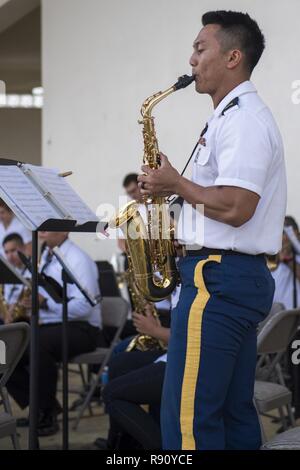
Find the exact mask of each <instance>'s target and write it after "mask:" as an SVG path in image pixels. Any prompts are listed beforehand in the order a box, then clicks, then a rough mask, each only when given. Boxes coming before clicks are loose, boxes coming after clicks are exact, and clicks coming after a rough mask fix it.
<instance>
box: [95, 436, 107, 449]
mask: <svg viewBox="0 0 300 470" xmlns="http://www.w3.org/2000/svg"><path fill="white" fill-rule="evenodd" d="M94 446H95V447H97V449H98V450H108V446H107V439H103V438H102V437H98V438H97V439H96V440H95V442H94Z"/></svg>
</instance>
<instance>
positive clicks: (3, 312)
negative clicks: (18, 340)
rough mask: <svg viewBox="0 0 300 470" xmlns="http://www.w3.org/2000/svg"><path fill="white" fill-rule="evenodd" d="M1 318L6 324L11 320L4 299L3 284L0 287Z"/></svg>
mask: <svg viewBox="0 0 300 470" xmlns="http://www.w3.org/2000/svg"><path fill="white" fill-rule="evenodd" d="M0 317H2V320H3V321H4V323H6V322H7V320H8V318H9V310H8V305H7V303H6V300H5V298H4V288H3V284H1V285H0Z"/></svg>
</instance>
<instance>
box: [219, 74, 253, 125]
mask: <svg viewBox="0 0 300 470" xmlns="http://www.w3.org/2000/svg"><path fill="white" fill-rule="evenodd" d="M246 93H257V90H256V88H255V86H254V85H253V83H252V82H250V80H246V81H245V82H242V83H240V84H239V85H238V86H236V87H235V88H233V90H231V91H230V92H229V93H228V94H227V95H226V96H225V97H224V98H223V99H222V101H221V102H220V103H219V104H218V106H217V107H216V109H215V110H214V113H213V117H219V116H220V115H221V114H222V111H223V109H224V108H226V106H227V105H228V104H229V103H230V101H231V100H233V99H234V98H236V97H239V96H241V95H245V94H246Z"/></svg>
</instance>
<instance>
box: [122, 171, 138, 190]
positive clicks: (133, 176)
mask: <svg viewBox="0 0 300 470" xmlns="http://www.w3.org/2000/svg"><path fill="white" fill-rule="evenodd" d="M138 176H139V175H138V174H137V173H129V175H126V176H125V178H124V180H123V188H126V187H127V186H129V185H130V184H131V183H137V182H138Z"/></svg>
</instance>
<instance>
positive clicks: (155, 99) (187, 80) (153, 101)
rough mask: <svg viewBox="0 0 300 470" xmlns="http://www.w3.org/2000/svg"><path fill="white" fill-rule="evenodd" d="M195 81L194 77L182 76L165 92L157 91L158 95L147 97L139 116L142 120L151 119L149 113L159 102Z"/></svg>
mask: <svg viewBox="0 0 300 470" xmlns="http://www.w3.org/2000/svg"><path fill="white" fill-rule="evenodd" d="M194 80H195V77H194V76H193V75H191V76H189V75H182V76H181V77H179V79H178V80H177V82H176V83H175V84H174V85H173V86H171V87H170V88H168V89H167V90H165V91H159V92H158V93H155V94H154V95H151V96H149V98H147V99H146V100H145V101H144V103H143V105H142V108H141V115H142V117H143V119H144V118H151V112H152V109H153V108H154V106H156V105H157V104H158V103H159V102H160V101H161V100H163V99H164V98H166V97H167V96H169V95H170V94H171V93H174V91H177V90H181V89H182V88H186V87H187V86H189V85H190V84H191V83H192V82H193V81H194Z"/></svg>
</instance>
